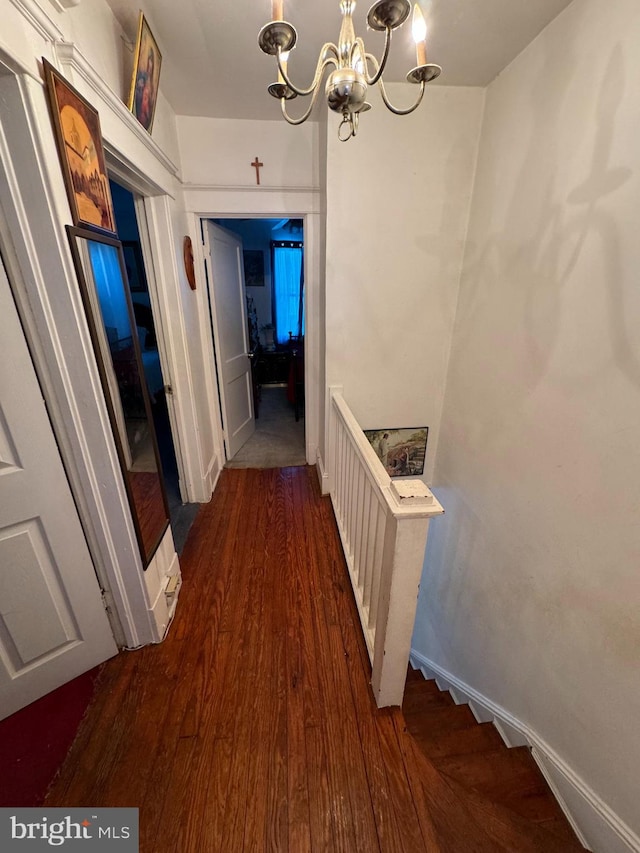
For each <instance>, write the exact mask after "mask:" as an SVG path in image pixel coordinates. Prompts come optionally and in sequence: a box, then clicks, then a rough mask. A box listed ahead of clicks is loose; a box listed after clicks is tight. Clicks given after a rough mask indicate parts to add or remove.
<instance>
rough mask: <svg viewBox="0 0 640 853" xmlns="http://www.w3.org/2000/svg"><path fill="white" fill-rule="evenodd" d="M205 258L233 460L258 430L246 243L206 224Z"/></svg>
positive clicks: (226, 436) (228, 444)
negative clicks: (249, 324) (250, 348)
mask: <svg viewBox="0 0 640 853" xmlns="http://www.w3.org/2000/svg"><path fill="white" fill-rule="evenodd" d="M205 255H206V256H207V258H206V259H207V267H208V271H209V300H210V303H211V320H212V324H213V334H214V343H215V348H216V369H217V372H218V387H219V388H220V405H221V408H222V424H223V428H224V442H225V448H226V453H227V459H232V458H233V457H234V456H235V455H236V453H237V452H238V451H239V450H240V448H241V447H242V445H243V444H244V443H245V441H247V439H248V438H250V437H251V435H252V434H253V432H254V431H255V428H256V421H255V417H254V412H253V390H252V383H251V363H250V361H249V356H248V351H249V328H248V325H247V300H246V297H245V289H244V265H243V260H242V240H241V239H240V238H239V237H238V236H237V235H236V234H232V233H231V232H230V231H227V230H226V229H225V228H221V227H220V226H219V225H214V224H213V222H209V221H207V223H206V229H205Z"/></svg>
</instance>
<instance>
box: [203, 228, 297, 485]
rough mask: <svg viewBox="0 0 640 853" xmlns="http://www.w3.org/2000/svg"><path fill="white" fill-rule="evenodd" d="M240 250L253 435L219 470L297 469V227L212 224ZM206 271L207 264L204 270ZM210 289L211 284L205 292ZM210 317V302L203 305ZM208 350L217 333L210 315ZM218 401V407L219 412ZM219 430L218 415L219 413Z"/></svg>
mask: <svg viewBox="0 0 640 853" xmlns="http://www.w3.org/2000/svg"><path fill="white" fill-rule="evenodd" d="M211 221H212V222H213V223H215V225H216V226H218V227H220V228H222V229H224V230H225V231H227V232H231V233H232V234H233V235H235V236H236V237H237V238H239V240H240V244H241V253H242V258H241V266H242V270H241V278H242V280H243V294H242V299H243V300H244V307H245V310H246V320H244V321H243V322H245V323H246V334H247V355H248V356H249V360H250V364H251V385H252V404H253V411H254V416H255V431H254V432H253V433H252V434H251V435H250V437H249V438H248V439H247V440H246V442H245V443H244V444H243V445H242V447H241V448H240V449H239V450H238V451H237V452H235V453H234V454H233V455H230V454H229V453H227V461H226V467H231V468H276V467H278V468H280V467H289V466H295V465H305V464H306V462H307V459H306V448H305V423H306V420H305V387H304V373H305V371H304V336H305V328H304V326H305V311H304V305H305V290H304V269H305V265H304V225H303V220H302V219H295V218H289V217H287V218H277V219H276V218H258V217H251V218H241V219H214V220H211ZM210 269H211V265H209V270H210ZM211 286H213V287H214V288H215V282H210V287H211ZM210 306H211V309H212V312H213V311H214V310H215V298H214V299H210ZM212 321H213V322H212V326H213V332H214V335H213V337H214V351H215V357H216V359H218V360H219V359H220V357H221V353H220V345H221V344H222V343H223V342H222V341H219V340H218V338H219V337H220V335H218V336H216V333H215V328H216V322H215V318H214V317H212ZM223 405H224V404H223V402H222V401H221V409H223ZM222 416H223V424H224V411H223V415H222Z"/></svg>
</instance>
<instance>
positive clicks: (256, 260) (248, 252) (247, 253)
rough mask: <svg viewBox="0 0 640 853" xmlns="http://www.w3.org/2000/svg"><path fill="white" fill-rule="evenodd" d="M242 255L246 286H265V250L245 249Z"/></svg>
mask: <svg viewBox="0 0 640 853" xmlns="http://www.w3.org/2000/svg"><path fill="white" fill-rule="evenodd" d="M242 257H243V259H244V283H245V287H264V252H263V251H262V250H261V249H245V250H244V251H243V253H242Z"/></svg>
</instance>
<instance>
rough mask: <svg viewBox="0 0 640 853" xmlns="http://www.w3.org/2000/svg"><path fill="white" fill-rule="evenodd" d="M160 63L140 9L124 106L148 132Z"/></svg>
mask: <svg viewBox="0 0 640 853" xmlns="http://www.w3.org/2000/svg"><path fill="white" fill-rule="evenodd" d="M161 65H162V54H161V53H160V49H159V48H158V42H157V41H156V40H155V38H154V36H153V33H152V32H151V28H150V27H149V24H148V22H147V19H146V18H145V16H144V14H143V13H142V12H140V15H139V17H138V38H137V40H136V50H135V58H134V61H133V74H132V75H131V86H130V87H129V101H128V103H127V107H128V108H129V110H130V111H131V112H132V113H133V115H134V116H135V117H136V118H137V119H138V121H139V122H140V124H141V125H142V126H143V127H144V129H145V130H147V131H149V133H151V128H152V126H153V119H154V116H155V112H156V104H157V102H158V83H159V81H160V67H161Z"/></svg>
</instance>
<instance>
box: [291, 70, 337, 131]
mask: <svg viewBox="0 0 640 853" xmlns="http://www.w3.org/2000/svg"><path fill="white" fill-rule="evenodd" d="M332 61H333V60H330V59H326V60H325V63H330V62H332ZM319 94H320V86H318V87H317V88H316V90H315V91H314V93H313V95H312V97H311V103H310V104H309V106H308V107H307V109H306V110H305V112H304V113H303V114H302V115H301V116H300V117H299V118H293V117H292V116H290V115H289V114H288V113H287V101H286V99H285V98H280V106H281V107H282V115H283V116H284V117H285V119H286V121H287V122H288V123H289V124H293V125H298V124H304V122H305V121H306V120H307V119H308V118H309V116H310V115H311V112H312V110H313V108H314V107H315V105H316V101H317V100H318V95H319Z"/></svg>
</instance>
